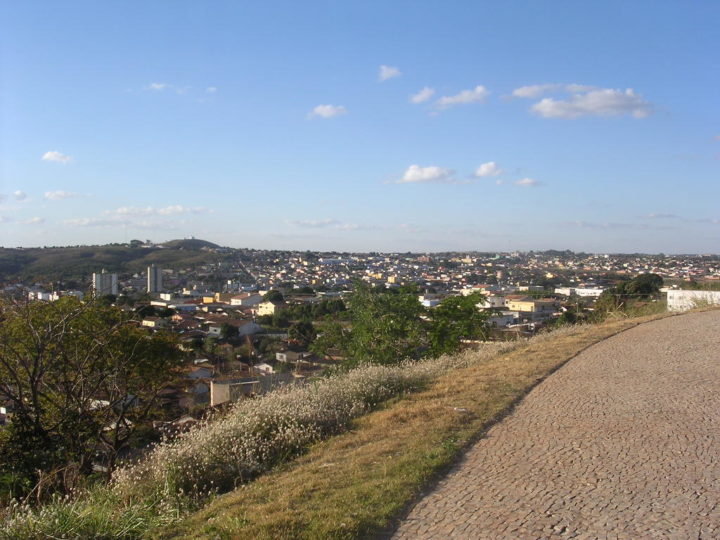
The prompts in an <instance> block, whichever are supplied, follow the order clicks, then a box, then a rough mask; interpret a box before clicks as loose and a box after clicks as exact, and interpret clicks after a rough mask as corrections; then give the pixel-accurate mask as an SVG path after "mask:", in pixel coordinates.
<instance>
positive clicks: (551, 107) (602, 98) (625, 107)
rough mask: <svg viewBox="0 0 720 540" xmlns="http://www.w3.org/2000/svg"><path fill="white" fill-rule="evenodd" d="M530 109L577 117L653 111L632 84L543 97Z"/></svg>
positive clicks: (544, 114) (552, 115)
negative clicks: (565, 95) (614, 88)
mask: <svg viewBox="0 0 720 540" xmlns="http://www.w3.org/2000/svg"><path fill="white" fill-rule="evenodd" d="M531 110H532V111H533V112H534V113H535V114H537V115H538V116H542V117H543V118H579V117H581V116H619V115H625V114H628V115H631V116H633V117H635V118H645V117H646V116H649V115H650V114H651V113H652V106H651V105H650V103H648V102H647V101H646V100H645V99H644V98H643V97H642V96H641V95H640V94H637V93H635V91H634V90H633V89H632V88H628V89H626V90H624V91H623V90H613V89H611V88H602V89H598V90H591V91H589V92H585V93H580V94H573V95H572V96H570V97H569V98H567V99H554V98H544V99H542V100H540V101H538V102H537V103H535V104H534V105H533V106H532V107H531Z"/></svg>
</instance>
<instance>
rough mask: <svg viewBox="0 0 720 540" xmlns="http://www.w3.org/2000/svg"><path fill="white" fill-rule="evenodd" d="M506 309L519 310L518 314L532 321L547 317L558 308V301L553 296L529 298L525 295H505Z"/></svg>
mask: <svg viewBox="0 0 720 540" xmlns="http://www.w3.org/2000/svg"><path fill="white" fill-rule="evenodd" d="M506 299H507V303H506V306H507V309H508V310H510V311H519V312H520V316H521V317H522V318H525V319H532V320H533V321H538V320H543V319H547V318H548V317H551V316H552V315H553V314H554V313H555V312H556V311H557V309H558V306H559V303H558V301H557V300H555V299H554V298H529V297H526V296H516V295H512V296H507V297H506Z"/></svg>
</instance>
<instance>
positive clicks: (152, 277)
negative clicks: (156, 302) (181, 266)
mask: <svg viewBox="0 0 720 540" xmlns="http://www.w3.org/2000/svg"><path fill="white" fill-rule="evenodd" d="M162 278H163V274H162V269H161V268H158V267H157V266H155V265H154V264H151V265H150V266H148V269H147V292H149V293H151V294H152V293H159V292H160V291H162V288H163V285H162Z"/></svg>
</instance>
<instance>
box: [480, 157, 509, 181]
mask: <svg viewBox="0 0 720 540" xmlns="http://www.w3.org/2000/svg"><path fill="white" fill-rule="evenodd" d="M502 172H503V171H502V169H501V168H500V167H498V165H497V163H495V162H494V161H488V162H487V163H483V164H482V165H480V166H479V167H478V168H477V169H475V176H477V177H478V178H486V177H488V176H498V175H500V174H502Z"/></svg>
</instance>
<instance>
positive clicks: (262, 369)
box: [255, 362, 275, 375]
mask: <svg viewBox="0 0 720 540" xmlns="http://www.w3.org/2000/svg"><path fill="white" fill-rule="evenodd" d="M255 370H256V371H258V372H259V373H261V374H263V375H266V374H268V373H275V368H274V367H272V366H271V365H270V364H267V363H265V362H262V363H260V364H257V365H256V366H255Z"/></svg>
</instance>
